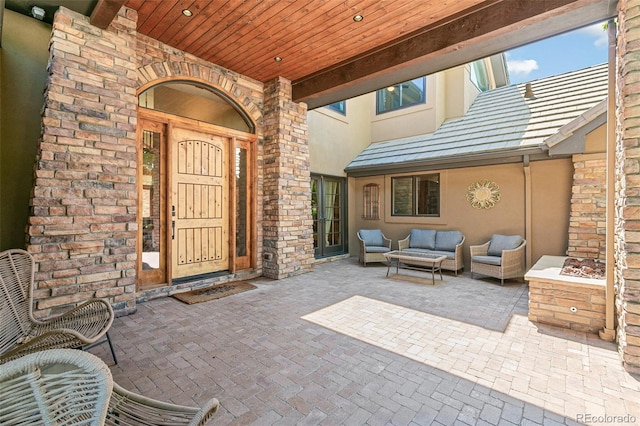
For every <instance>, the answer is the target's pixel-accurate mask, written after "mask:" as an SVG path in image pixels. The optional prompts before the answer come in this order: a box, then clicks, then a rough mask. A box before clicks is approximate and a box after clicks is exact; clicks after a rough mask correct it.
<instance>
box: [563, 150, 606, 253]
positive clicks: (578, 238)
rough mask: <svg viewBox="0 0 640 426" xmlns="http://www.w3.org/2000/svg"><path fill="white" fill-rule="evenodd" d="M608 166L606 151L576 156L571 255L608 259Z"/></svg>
mask: <svg viewBox="0 0 640 426" xmlns="http://www.w3.org/2000/svg"><path fill="white" fill-rule="evenodd" d="M606 167H607V159H606V157H605V154H604V153H597V154H576V155H574V156H573V170H574V171H573V187H572V188H573V190H572V191H571V216H570V218H569V246H568V248H567V256H570V257H579V258H590V259H600V260H602V261H604V260H606V251H607V250H606V236H607V229H606V222H607V217H606V205H607V204H606V203H607V197H606V195H607V194H606V189H607V184H606V171H607V169H606Z"/></svg>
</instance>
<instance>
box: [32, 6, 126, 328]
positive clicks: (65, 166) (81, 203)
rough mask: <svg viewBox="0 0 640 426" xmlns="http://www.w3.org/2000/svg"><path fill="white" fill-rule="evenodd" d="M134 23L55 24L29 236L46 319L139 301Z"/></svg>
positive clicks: (64, 17)
mask: <svg viewBox="0 0 640 426" xmlns="http://www.w3.org/2000/svg"><path fill="white" fill-rule="evenodd" d="M135 26H136V22H135V20H133V19H130V18H128V17H126V16H123V15H120V16H118V17H117V18H116V19H115V20H114V22H113V24H112V25H111V27H110V29H109V30H108V31H107V30H104V31H103V30H100V29H98V28H96V27H93V26H92V25H90V23H89V18H87V17H85V16H82V15H80V14H77V13H74V12H72V11H70V10H68V9H65V8H60V10H59V11H58V12H57V13H56V16H55V18H54V23H53V28H52V36H51V41H50V59H49V70H48V71H49V76H48V81H47V87H46V91H45V103H44V110H43V118H42V123H43V133H42V137H41V140H40V141H39V144H38V153H37V158H36V166H35V171H34V191H33V194H32V199H31V216H30V219H29V227H28V237H27V239H28V241H27V243H28V244H27V246H28V250H29V251H30V252H31V253H32V254H33V256H34V258H35V261H36V273H35V279H36V282H37V289H36V292H35V298H36V300H37V304H36V307H35V309H36V311H37V315H39V316H40V315H50V314H54V313H56V310H57V309H58V308H60V307H65V309H66V307H68V306H70V305H74V304H76V303H78V302H81V301H84V300H86V299H89V298H91V297H100V298H107V299H109V300H110V302H111V303H112V304H113V305H114V307H115V308H119V307H124V306H127V305H129V306H131V305H132V304H133V301H134V296H135V295H134V292H135V260H136V253H135V241H136V233H137V223H136V200H137V194H136V72H135V68H136V66H135V61H134V58H135V43H136V42H135V38H134V37H132V35H131V34H132V33H135Z"/></svg>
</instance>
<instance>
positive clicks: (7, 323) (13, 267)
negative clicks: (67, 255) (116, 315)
mask: <svg viewBox="0 0 640 426" xmlns="http://www.w3.org/2000/svg"><path fill="white" fill-rule="evenodd" d="M34 267H35V262H34V260H33V256H31V254H30V253H28V252H26V251H24V250H20V249H12V250H6V251H3V252H1V253H0V331H1V334H0V364H2V363H4V362H7V361H9V360H11V359H14V358H18V357H20V356H23V355H26V354H29V353H32V352H38V351H42V350H45V349H56V348H70V349H83V348H85V349H86V348H87V347H89V346H93V345H95V344H97V343H98V342H104V341H106V342H108V343H109V348H110V349H111V354H112V356H113V360H114V362H115V363H116V364H117V362H118V361H117V358H116V356H115V352H114V351H113V345H112V344H111V340H110V338H109V335H108V334H107V331H108V330H109V327H111V323H112V322H113V309H112V308H111V305H109V303H107V302H106V301H104V300H100V299H91V300H88V301H86V302H84V303H81V304H79V305H78V306H76V307H75V308H72V309H70V310H68V311H67V312H65V313H63V314H62V315H59V316H56V317H52V318H49V319H46V320H38V319H35V318H34V316H33V290H34V289H33V286H34V282H33V274H34Z"/></svg>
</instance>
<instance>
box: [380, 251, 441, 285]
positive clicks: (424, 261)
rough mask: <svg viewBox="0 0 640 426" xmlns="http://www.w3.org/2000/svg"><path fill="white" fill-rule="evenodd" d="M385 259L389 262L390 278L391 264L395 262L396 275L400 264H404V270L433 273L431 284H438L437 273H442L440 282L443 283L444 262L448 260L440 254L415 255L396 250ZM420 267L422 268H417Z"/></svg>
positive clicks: (385, 255)
mask: <svg viewBox="0 0 640 426" xmlns="http://www.w3.org/2000/svg"><path fill="white" fill-rule="evenodd" d="M384 257H386V258H387V260H388V261H389V266H388V267H387V277H388V276H389V270H390V269H391V264H392V263H393V261H395V263H396V274H397V273H398V270H399V268H400V264H402V267H403V268H406V269H415V270H420V271H427V272H429V271H430V272H431V282H432V283H433V284H435V283H436V277H435V274H436V272H439V273H440V280H441V281H442V261H443V260H445V259H446V258H447V256H442V255H439V254H427V253H415V252H410V251H399V250H394V251H390V252H388V253H384ZM417 267H420V268H417Z"/></svg>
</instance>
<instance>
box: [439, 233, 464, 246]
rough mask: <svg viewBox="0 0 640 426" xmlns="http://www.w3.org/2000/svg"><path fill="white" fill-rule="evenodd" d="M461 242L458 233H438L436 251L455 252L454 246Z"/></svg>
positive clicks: (460, 236) (460, 234) (460, 235)
mask: <svg viewBox="0 0 640 426" xmlns="http://www.w3.org/2000/svg"><path fill="white" fill-rule="evenodd" d="M461 242H462V232H460V231H438V233H437V234H436V246H435V249H436V250H441V251H455V250H456V246H457V245H458V244H460V243H461Z"/></svg>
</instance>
